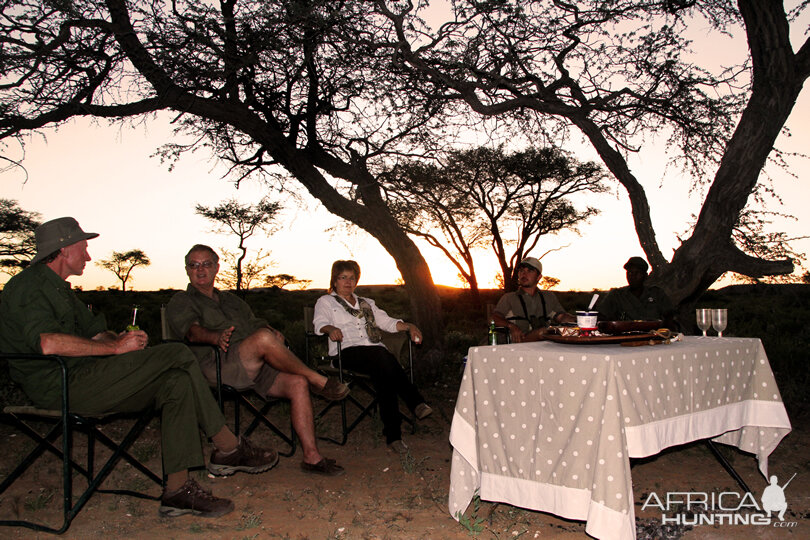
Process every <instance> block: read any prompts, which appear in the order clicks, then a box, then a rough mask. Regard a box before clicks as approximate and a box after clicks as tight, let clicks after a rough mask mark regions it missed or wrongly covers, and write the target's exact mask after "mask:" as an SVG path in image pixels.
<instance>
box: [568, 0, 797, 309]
mask: <svg viewBox="0 0 810 540" xmlns="http://www.w3.org/2000/svg"><path fill="white" fill-rule="evenodd" d="M739 6H740V11H741V12H742V15H743V19H744V21H745V26H746V32H747V35H748V43H749V47H750V49H751V56H752V61H753V84H752V89H751V97H750V99H749V101H748V104H747V105H746V107H745V110H744V112H743V114H742V116H741V118H740V121H739V124H738V125H737V129H736V130H735V132H734V135H733V136H732V138H731V139H730V141H729V143H728V146H727V148H726V151H725V153H724V155H723V159H722V161H721V163H720V166H719V168H718V170H717V173H716V175H715V179H714V182H713V183H712V185H711V188H710V189H709V192H708V193H707V196H706V200H705V201H704V204H703V207H702V209H701V213H700V217H699V218H698V221H697V224H696V226H695V229H694V231H693V233H692V235H691V236H690V237H689V238H688V239H687V240H686V241H685V242H684V243H683V244H682V245H681V246H680V247H679V248H678V249H677V250H675V253H674V255H673V257H672V260H671V261H670V262H667V261H666V259H665V258H664V257H663V255H662V254H661V251H660V249H659V247H658V243H657V241H656V239H655V231H654V229H653V227H652V221H651V218H650V207H649V203H648V201H647V197H646V194H645V193H644V189H643V188H642V187H641V185H640V184H639V183H638V181H637V179H636V178H635V177H634V176H633V174H632V173H631V172H630V169H629V167H628V166H627V163H626V161H625V160H624V158H623V157H622V156H621V155H620V154H619V153H618V152H617V151H616V150H615V149H613V147H611V146H610V144H609V143H608V141H607V140H606V139H605V138H604V136H603V134H602V131H601V130H600V129H599V128H598V126H596V125H595V124H593V123H592V122H590V120H588V119H578V120H575V123H576V124H577V125H578V126H579V127H580V129H582V130H583V132H584V133H585V134H586V135H587V136H588V138H589V139H590V140H591V143H592V144H593V145H594V148H596V150H597V151H598V152H599V154H600V156H601V157H602V159H603V161H604V162H605V164H606V165H607V166H608V168H609V169H610V171H611V172H612V173H613V174H614V176H615V177H616V178H617V179H618V180H619V182H621V184H622V185H623V186H624V187H625V189H626V190H627V193H628V195H629V197H630V202H631V205H632V209H633V219H634V223H635V228H636V233H637V234H638V237H639V241H640V243H641V247H642V248H643V249H644V252H645V254H646V255H647V258H648V260H649V261H650V263H651V265H652V267H653V272H652V275H651V276H650V279H649V283H650V284H655V285H658V286H661V287H662V288H664V289H665V290H666V291H667V293H668V294H669V295H670V297H671V298H672V300H673V302H675V303H676V304H679V305H681V307H682V308H683V309H684V311H685V313H687V314H688V312H689V311H691V308H692V307H694V304H695V302H696V301H697V299H698V298H699V297H700V295H702V294H703V292H705V291H706V290H707V289H708V288H709V286H711V284H712V283H714V282H715V281H716V280H717V279H718V278H719V277H720V276H722V275H723V273H725V272H727V271H734V272H738V273H741V274H745V275H748V276H753V277H759V276H764V275H778V274H787V273H790V272H792V271H793V263H792V261H790V260H775V261H766V260H763V259H758V258H755V257H751V256H748V255H746V254H744V253H742V252H741V251H740V250H739V249H738V248H737V247H735V246H734V245H733V244H732V243H731V240H730V239H731V234H732V230H733V227H734V225H735V224H736V223H737V220H738V218H739V215H740V211H741V210H742V209H743V208H744V207H745V205H746V203H747V201H748V198H749V196H750V195H751V193H752V191H753V190H754V187H755V185H756V182H757V180H758V178H759V174H760V172H761V171H762V169H763V168H764V166H765V163H766V161H767V158H768V154H770V152H771V151H772V149H773V145H774V142H775V141H776V138H777V136H778V135H779V133H780V131H781V129H782V127H783V126H784V124H785V122H786V121H787V119H788V117H789V116H790V113H791V111H792V109H793V106H794V105H795V103H796V99H797V97H798V95H799V92H801V89H802V84H803V82H804V80H805V79H806V78H807V76H808V64H809V62H808V59H809V58H810V47H808V44H807V43H805V46H804V47H802V49H801V50H800V52H799V54H797V55H794V54H793V50H792V48H791V46H790V40H789V28H788V23H787V19H786V17H785V13H784V8H783V7H782V5H781V2H778V1H775V0H739Z"/></svg>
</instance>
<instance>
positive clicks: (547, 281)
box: [540, 276, 560, 290]
mask: <svg viewBox="0 0 810 540" xmlns="http://www.w3.org/2000/svg"><path fill="white" fill-rule="evenodd" d="M559 284H560V278H555V277H551V276H543V277H542V278H540V288H541V289H543V290H548V289H553V288H554V287H556V286H557V285H559Z"/></svg>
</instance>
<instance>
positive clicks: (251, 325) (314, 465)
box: [166, 244, 349, 476]
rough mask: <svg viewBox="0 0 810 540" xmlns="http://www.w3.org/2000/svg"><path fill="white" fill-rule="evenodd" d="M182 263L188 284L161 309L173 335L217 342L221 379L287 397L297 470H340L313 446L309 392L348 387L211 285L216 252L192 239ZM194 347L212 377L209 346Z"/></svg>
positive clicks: (330, 393) (340, 391)
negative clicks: (301, 356)
mask: <svg viewBox="0 0 810 540" xmlns="http://www.w3.org/2000/svg"><path fill="white" fill-rule="evenodd" d="M185 263H186V273H187V274H188V278H189V285H188V287H187V288H186V290H185V291H184V292H179V293H177V294H175V295H174V296H173V297H172V299H171V301H170V302H169V305H168V306H167V310H166V315H167V318H168V323H169V330H170V331H171V333H172V334H173V337H175V338H177V339H185V340H187V341H188V342H189V343H191V344H194V343H204V344H208V345H214V346H216V347H219V349H220V351H221V352H222V353H223V354H222V356H223V358H222V380H223V382H225V383H226V384H228V385H230V386H233V387H235V388H246V387H250V386H252V387H253V389H254V390H255V391H256V392H257V393H259V394H260V395H263V396H269V397H281V398H286V399H289V400H290V414H291V416H292V423H293V428H294V429H295V432H296V433H297V435H298V438H299V440H300V441H301V448H302V451H303V454H304V459H303V461H302V462H301V469H302V470H303V471H305V472H309V473H315V474H322V475H326V476H335V475H339V474H343V472H344V470H343V467H341V466H340V465H338V464H337V463H336V462H335V461H334V460H332V459H329V458H325V457H323V456H322V455H321V453H320V451H319V450H318V446H317V443H316V438H315V422H314V419H313V411H312V401H311V399H310V397H309V393H310V391H312V393H314V394H316V395H320V396H322V397H324V398H326V399H328V400H331V401H335V400H341V399H343V398H345V397H346V396H347V395H348V393H349V389H348V387H347V386H346V385H345V384H343V383H341V382H339V381H338V380H337V379H336V378H334V377H329V378H327V377H325V376H324V375H322V374H320V373H318V372H316V371H314V370H312V369H310V368H309V367H307V366H306V365H304V363H303V362H301V360H299V359H298V357H296V356H295V355H294V354H293V353H292V351H290V350H289V349H288V348H287V347H286V345H285V343H284V336H283V335H282V334H281V332H279V331H278V330H275V329H274V328H271V327H270V326H269V325H268V324H267V321H265V320H264V319H260V318H258V317H256V316H255V315H254V314H253V311H252V310H251V309H250V306H248V305H247V303H246V302H245V301H244V300H242V299H241V298H239V297H237V296H236V295H234V294H231V293H229V292H226V291H220V290H218V289H217V288H216V287H214V280H215V279H216V276H217V273H218V272H219V256H218V255H217V254H216V252H215V251H214V250H213V249H211V248H210V247H209V246H205V245H202V244H197V245H195V246H193V247H192V248H191V250H190V251H189V252H188V253H187V254H186V258H185ZM194 349H195V354H197V358H198V360H199V361H200V367H201V368H202V371H203V374H205V376H206V377H207V378H208V379H209V380H211V381H213V380H216V375H215V373H216V372H215V369H216V366H215V361H214V354H213V351H211V350H208V349H207V348H201V347H196V348H194Z"/></svg>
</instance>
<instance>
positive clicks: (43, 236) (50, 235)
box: [0, 217, 278, 517]
mask: <svg viewBox="0 0 810 540" xmlns="http://www.w3.org/2000/svg"><path fill="white" fill-rule="evenodd" d="M97 236H98V234H96V233H88V232H84V231H83V230H82V229H81V227H80V226H79V224H78V223H77V222H76V220H75V219H73V218H70V217H64V218H59V219H54V220H52V221H48V222H46V223H43V224H42V225H40V226H39V227H37V229H36V231H35V238H36V244H37V254H36V256H35V257H34V258H33V259H32V260H31V263H30V264H29V266H28V267H27V268H26V269H25V270H23V271H22V272H20V273H19V274H18V275H16V276H14V277H13V278H11V279H10V280H9V282H8V283H7V284H6V286H5V288H4V289H3V294H2V302H0V348H2V350H4V351H7V352H19V353H35V354H39V353H41V354H54V355H60V356H63V357H65V360H66V363H67V366H68V373H69V375H68V377H69V380H68V385H69V396H70V404H69V406H70V408H71V409H73V410H76V411H82V412H83V413H87V414H93V413H111V412H138V411H142V410H145V409H148V408H154V409H155V410H158V411H160V415H161V442H162V448H163V472H164V474H165V475H166V486H165V488H164V491H163V496H162V498H161V505H160V514H161V515H163V516H170V517H173V516H179V515H183V514H188V513H192V514H194V515H198V516H202V517H217V516H221V515H224V514H226V513H228V512H231V511H232V510H233V509H234V505H233V502H232V501H230V500H228V499H223V498H219V497H215V496H214V495H212V494H211V492H209V491H207V490H205V489H203V488H202V487H201V486H200V485H199V484H197V482H196V481H195V480H194V479H193V478H190V477H189V474H188V469H189V468H191V467H199V466H202V465H203V464H204V459H203V452H202V445H201V443H200V436H199V430H200V429H202V431H203V432H204V433H205V435H206V436H207V437H210V438H211V439H212V441H213V443H214V448H215V449H214V452H213V453H212V454H211V458H210V461H209V464H208V470H209V471H210V472H211V473H212V474H218V475H227V474H233V473H234V472H236V471H244V472H250V473H257V472H262V471H266V470H269V469H270V468H272V467H273V466H274V465H275V464H276V463H277V462H278V454H277V453H276V452H274V451H272V450H265V449H262V448H259V447H256V446H253V445H252V444H251V443H250V441H248V440H247V439H244V438H237V437H236V436H235V435H234V434H233V433H232V432H231V431H230V430H229V429H228V427H227V426H226V425H225V418H224V417H223V416H222V412H221V411H220V410H219V408H218V407H217V404H216V402H215V401H214V398H213V396H212V394H211V390H210V389H209V387H208V383H207V382H206V381H205V378H204V377H203V375H202V373H201V372H200V368H199V365H198V364H197V359H196V358H195V357H194V355H193V354H192V353H191V351H190V350H189V349H188V347H186V346H185V345H181V344H166V345H160V346H157V347H150V348H146V346H147V342H148V337H147V335H146V333H145V332H143V331H141V330H135V331H131V332H121V333H120V334H116V333H114V332H112V331H109V330H107V329H106V323H105V320H104V316H103V315H94V314H93V313H91V312H90V311H89V310H88V309H87V307H85V304H83V303H82V302H81V301H80V300H79V298H78V297H77V296H76V294H75V293H74V292H73V291H72V290H71V286H70V283H68V282H67V281H65V280H66V279H67V278H68V277H69V276H79V275H81V274H82V273H83V272H84V267H85V265H86V264H87V262H88V261H90V256H89V255H88V253H87V240H89V239H91V238H95V237H97ZM9 368H10V372H11V377H12V379H14V380H15V381H17V382H18V383H19V384H20V385H21V386H22V389H23V390H24V391H25V393H26V394H27V395H28V397H29V398H30V399H31V401H33V402H34V404H35V405H36V406H38V407H41V408H45V409H54V408H55V409H58V408H59V407H60V401H61V388H60V386H61V383H60V381H61V375H60V372H59V368H58V366H57V365H56V363H55V362H52V361H49V360H32V359H14V360H10V361H9Z"/></svg>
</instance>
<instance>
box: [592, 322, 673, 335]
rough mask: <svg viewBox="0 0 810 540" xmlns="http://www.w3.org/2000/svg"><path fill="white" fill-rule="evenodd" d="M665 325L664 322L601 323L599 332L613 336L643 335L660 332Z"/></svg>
mask: <svg viewBox="0 0 810 540" xmlns="http://www.w3.org/2000/svg"><path fill="white" fill-rule="evenodd" d="M663 324H664V323H663V321H599V331H600V332H601V333H603V334H611V335H621V334H627V333H629V332H641V333H643V332H652V331H653V330H658V329H659V328H661V327H662V325H663Z"/></svg>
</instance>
